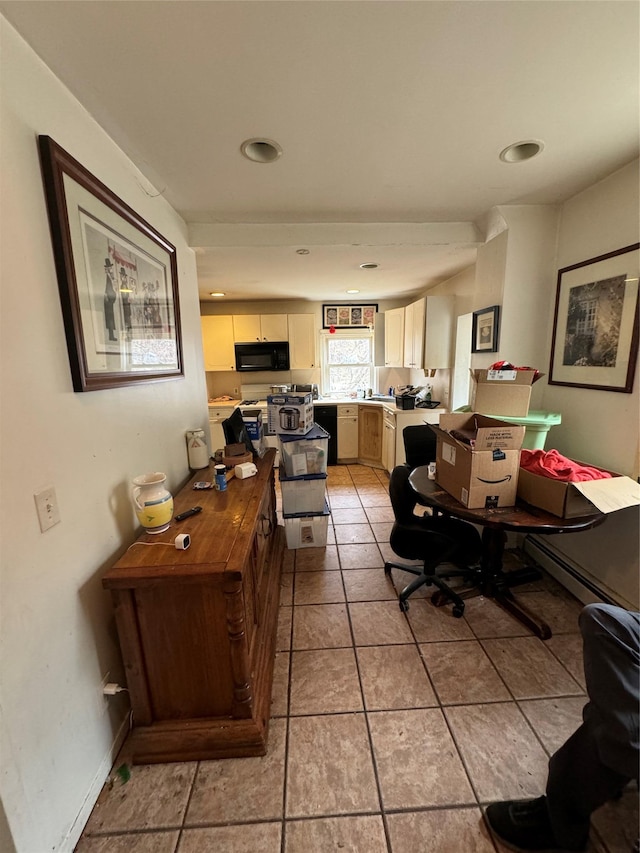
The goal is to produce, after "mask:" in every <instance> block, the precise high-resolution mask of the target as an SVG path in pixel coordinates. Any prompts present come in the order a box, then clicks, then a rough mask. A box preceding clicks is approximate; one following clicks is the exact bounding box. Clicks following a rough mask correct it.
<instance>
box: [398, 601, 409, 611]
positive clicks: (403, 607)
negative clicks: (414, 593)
mask: <svg viewBox="0 0 640 853" xmlns="http://www.w3.org/2000/svg"><path fill="white" fill-rule="evenodd" d="M398 605H399V607H400V610H402V612H403V613H406V612H407V610H408V609H409V602H408V601H402V599H400V600H399V601H398Z"/></svg>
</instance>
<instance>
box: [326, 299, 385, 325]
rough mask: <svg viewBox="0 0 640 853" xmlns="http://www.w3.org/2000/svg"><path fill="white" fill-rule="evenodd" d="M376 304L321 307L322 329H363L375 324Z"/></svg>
mask: <svg viewBox="0 0 640 853" xmlns="http://www.w3.org/2000/svg"><path fill="white" fill-rule="evenodd" d="M377 310H378V305H377V303H374V304H370V305H352V304H337V305H323V306H322V328H323V329H330V328H331V327H332V326H333V327H334V328H336V327H338V328H340V329H364V328H367V327H368V326H373V325H374V323H375V317H376V312H377Z"/></svg>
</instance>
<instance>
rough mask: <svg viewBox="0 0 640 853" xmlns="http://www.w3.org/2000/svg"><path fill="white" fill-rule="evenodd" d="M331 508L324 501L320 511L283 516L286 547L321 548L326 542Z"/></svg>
mask: <svg viewBox="0 0 640 853" xmlns="http://www.w3.org/2000/svg"><path fill="white" fill-rule="evenodd" d="M330 515H331V510H330V509H329V505H328V503H327V502H326V500H325V502H324V509H323V511H322V512H314V513H292V514H290V515H289V514H287V515H285V516H284V531H285V534H286V537H287V548H290V549H294V548H323V547H324V546H325V545H326V544H327V528H328V525H329V516H330Z"/></svg>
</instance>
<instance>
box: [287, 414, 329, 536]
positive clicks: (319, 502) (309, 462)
mask: <svg viewBox="0 0 640 853" xmlns="http://www.w3.org/2000/svg"><path fill="white" fill-rule="evenodd" d="M278 438H279V439H280V469H279V474H280V490H281V493H282V514H283V516H284V526H285V532H286V534H287V548H311V547H322V546H324V545H326V544H327V526H328V516H329V508H328V505H327V502H326V499H325V493H326V488H327V455H328V452H329V433H328V432H327V431H326V429H323V428H322V427H321V426H318V424H312V426H311V429H310V430H309V431H308V432H307V433H306V435H303V436H301V435H286V434H284V433H280V435H279V436H278Z"/></svg>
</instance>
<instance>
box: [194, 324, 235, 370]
mask: <svg viewBox="0 0 640 853" xmlns="http://www.w3.org/2000/svg"><path fill="white" fill-rule="evenodd" d="M200 326H201V329H202V350H203V353H204V369H205V370H235V369H236V356H235V350H234V348H233V318H232V316H231V314H206V315H204V316H202V317H200Z"/></svg>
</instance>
